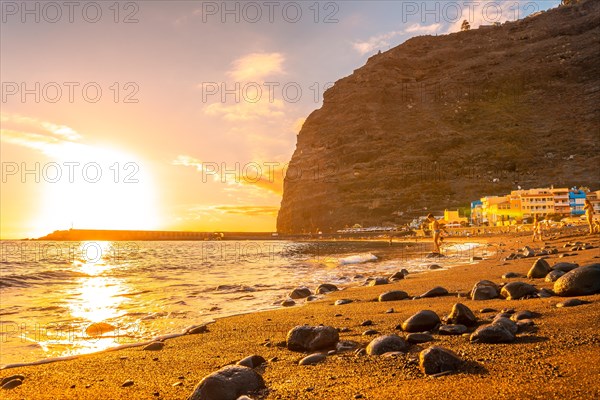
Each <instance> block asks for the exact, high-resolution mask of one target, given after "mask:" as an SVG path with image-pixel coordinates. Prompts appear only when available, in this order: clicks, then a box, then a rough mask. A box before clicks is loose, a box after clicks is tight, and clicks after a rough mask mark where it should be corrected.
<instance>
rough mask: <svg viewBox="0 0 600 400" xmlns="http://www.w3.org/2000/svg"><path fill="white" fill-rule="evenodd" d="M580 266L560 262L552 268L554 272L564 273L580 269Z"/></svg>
mask: <svg viewBox="0 0 600 400" xmlns="http://www.w3.org/2000/svg"><path fill="white" fill-rule="evenodd" d="M578 267H579V264H577V263H569V262H559V263H556V264H554V266H553V267H552V270H553V271H562V272H571V271H573V270H574V269H575V268H578Z"/></svg>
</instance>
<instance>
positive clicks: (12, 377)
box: [0, 374, 25, 386]
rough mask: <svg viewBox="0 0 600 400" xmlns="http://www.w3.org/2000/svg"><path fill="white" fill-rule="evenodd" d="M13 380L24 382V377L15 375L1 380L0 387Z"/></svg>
mask: <svg viewBox="0 0 600 400" xmlns="http://www.w3.org/2000/svg"><path fill="white" fill-rule="evenodd" d="M14 379H18V380H20V381H24V380H25V376H24V375H21V374H15V375H11V376H7V377H6V378H3V379H2V380H1V381H0V386H4V384H5V383H7V382H9V381H12V380H14Z"/></svg>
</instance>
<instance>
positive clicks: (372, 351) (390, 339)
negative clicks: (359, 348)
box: [367, 335, 408, 356]
mask: <svg viewBox="0 0 600 400" xmlns="http://www.w3.org/2000/svg"><path fill="white" fill-rule="evenodd" d="M407 350H408V344H407V343H406V342H405V341H404V339H402V338H401V337H400V336H398V335H388V336H380V337H377V338H375V339H373V340H371V343H369V345H368V346H367V354H368V355H370V356H379V355H382V354H384V353H387V352H390V351H407Z"/></svg>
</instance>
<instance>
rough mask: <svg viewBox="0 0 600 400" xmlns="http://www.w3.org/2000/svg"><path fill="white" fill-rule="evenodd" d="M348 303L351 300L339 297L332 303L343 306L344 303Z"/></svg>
mask: <svg viewBox="0 0 600 400" xmlns="http://www.w3.org/2000/svg"><path fill="white" fill-rule="evenodd" d="M350 303H352V300H350V299H339V300H336V301H335V303H334V304H335V305H336V306H343V305H344V304H350Z"/></svg>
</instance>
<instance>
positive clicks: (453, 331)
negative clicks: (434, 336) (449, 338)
mask: <svg viewBox="0 0 600 400" xmlns="http://www.w3.org/2000/svg"><path fill="white" fill-rule="evenodd" d="M438 331H439V334H440V335H462V334H463V333H465V332H466V331H467V327H466V326H464V325H441V326H440V328H439V330H438Z"/></svg>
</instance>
